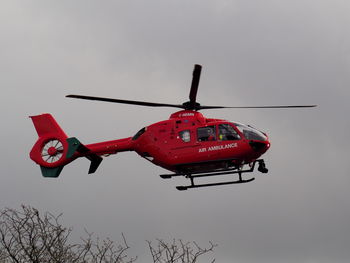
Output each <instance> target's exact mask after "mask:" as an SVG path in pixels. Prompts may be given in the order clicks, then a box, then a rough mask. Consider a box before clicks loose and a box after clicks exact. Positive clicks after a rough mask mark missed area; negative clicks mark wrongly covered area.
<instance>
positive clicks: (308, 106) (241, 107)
mask: <svg viewBox="0 0 350 263" xmlns="http://www.w3.org/2000/svg"><path fill="white" fill-rule="evenodd" d="M316 106H317V105H278V106H277V105H276V106H238V107H226V106H199V109H198V110H206V109H288V108H313V107H316Z"/></svg>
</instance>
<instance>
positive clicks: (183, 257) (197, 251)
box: [146, 239, 217, 263]
mask: <svg viewBox="0 0 350 263" xmlns="http://www.w3.org/2000/svg"><path fill="white" fill-rule="evenodd" d="M146 242H147V243H148V248H149V251H150V253H151V256H152V260H153V263H177V262H179V263H195V262H197V260H198V258H199V257H201V256H202V255H204V254H207V253H209V252H212V251H213V250H214V248H215V247H216V246H217V245H215V244H213V243H212V242H209V244H210V245H209V247H206V248H202V247H200V246H199V245H198V244H197V243H196V242H183V241H182V240H181V239H179V240H178V241H176V240H175V239H173V240H172V242H165V241H163V240H161V239H157V244H156V245H153V244H152V242H151V241H146ZM214 261H215V259H214V260H212V261H211V262H212V263H213V262H214Z"/></svg>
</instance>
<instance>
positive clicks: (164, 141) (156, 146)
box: [30, 110, 270, 172]
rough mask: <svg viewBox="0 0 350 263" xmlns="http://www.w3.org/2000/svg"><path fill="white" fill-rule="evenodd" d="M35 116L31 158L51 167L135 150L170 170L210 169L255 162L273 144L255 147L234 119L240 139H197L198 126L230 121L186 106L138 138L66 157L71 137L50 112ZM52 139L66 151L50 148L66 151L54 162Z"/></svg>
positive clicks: (96, 145)
mask: <svg viewBox="0 0 350 263" xmlns="http://www.w3.org/2000/svg"><path fill="white" fill-rule="evenodd" d="M31 118H32V120H33V123H34V126H35V128H36V130H37V132H38V135H39V139H38V141H37V142H36V144H35V145H34V146H33V149H32V151H31V153H30V158H31V159H32V160H33V161H35V162H36V163H37V164H39V165H41V166H44V167H49V168H50V167H51V168H52V167H57V166H62V165H66V164H68V163H69V162H71V161H73V160H74V159H76V158H78V157H83V156H89V155H91V154H96V155H101V156H104V155H110V154H116V153H118V152H124V151H135V152H137V153H138V154H139V155H140V156H142V157H145V158H147V159H148V160H150V161H151V162H152V163H154V164H156V165H159V166H161V167H163V168H165V169H168V170H170V171H183V170H186V171H193V172H194V171H201V170H206V171H207V170H215V169H218V168H224V167H225V166H232V165H240V164H246V163H250V162H253V161H255V160H256V159H258V158H259V157H260V156H261V155H262V154H264V153H265V152H266V151H267V150H268V148H269V147H270V142H269V141H268V139H266V140H265V141H259V142H260V143H261V145H263V147H261V148H259V150H254V149H253V148H252V147H251V146H250V145H249V140H247V139H245V138H244V136H243V134H242V133H241V132H240V131H239V130H238V129H237V128H236V127H235V126H234V124H232V123H231V124H230V125H231V126H233V127H234V129H235V130H236V132H237V133H238V134H239V135H240V137H241V139H240V140H232V141H220V140H215V141H202V142H200V141H198V140H197V128H199V127H204V126H212V125H216V127H217V125H219V124H223V123H225V124H227V123H230V122H228V121H225V120H220V119H210V118H206V117H204V116H203V115H202V114H201V113H200V112H197V111H191V110H182V111H179V112H176V113H173V114H172V115H171V116H170V118H169V119H168V120H165V121H161V122H157V123H154V124H152V125H150V126H148V127H146V129H145V131H144V133H143V134H142V135H140V136H139V137H138V138H137V139H133V137H128V138H125V139H119V140H113V141H106V142H100V143H93V144H87V145H85V147H86V148H87V149H88V150H89V151H88V152H85V153H79V152H76V153H75V154H74V155H73V156H72V157H71V158H66V154H67V150H68V149H67V148H68V144H67V142H66V139H67V138H68V137H67V135H66V134H65V133H64V132H63V130H62V129H61V128H60V127H59V125H58V124H57V123H56V121H55V120H54V118H53V117H52V116H51V115H50V114H42V115H38V116H33V117H31ZM183 130H189V132H190V138H191V139H190V141H189V142H184V141H183V140H182V139H181V138H180V135H179V132H181V131H183ZM216 132H218V131H216ZM266 137H267V136H266ZM52 139H57V140H59V141H60V142H61V143H62V145H63V151H62V150H61V151H57V150H56V149H51V148H50V149H49V154H50V155H55V154H57V152H62V153H63V158H61V159H59V160H58V161H56V162H53V163H47V162H45V161H44V160H43V158H42V156H41V153H42V148H43V146H44V145H45V143H46V142H48V141H49V140H52Z"/></svg>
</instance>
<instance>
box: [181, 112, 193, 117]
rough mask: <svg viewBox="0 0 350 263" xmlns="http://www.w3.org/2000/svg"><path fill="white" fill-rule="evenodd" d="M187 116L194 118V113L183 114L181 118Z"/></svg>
mask: <svg viewBox="0 0 350 263" xmlns="http://www.w3.org/2000/svg"><path fill="white" fill-rule="evenodd" d="M186 116H194V113H190V112H188V113H182V114H180V117H186Z"/></svg>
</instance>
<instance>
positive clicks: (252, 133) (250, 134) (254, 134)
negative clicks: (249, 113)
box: [235, 123, 267, 141]
mask: <svg viewBox="0 0 350 263" xmlns="http://www.w3.org/2000/svg"><path fill="white" fill-rule="evenodd" d="M235 126H236V127H237V128H238V129H239V131H240V132H241V133H243V135H244V137H245V138H246V139H247V140H257V141H266V140H267V137H266V135H265V134H263V133H262V132H261V131H258V130H257V129H254V128H253V127H251V126H246V125H244V124H241V123H235Z"/></svg>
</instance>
